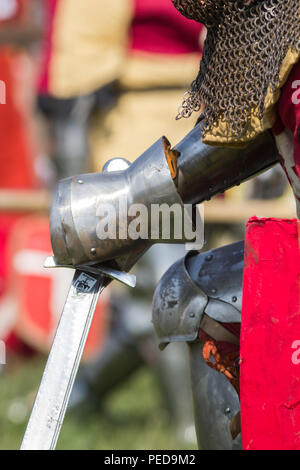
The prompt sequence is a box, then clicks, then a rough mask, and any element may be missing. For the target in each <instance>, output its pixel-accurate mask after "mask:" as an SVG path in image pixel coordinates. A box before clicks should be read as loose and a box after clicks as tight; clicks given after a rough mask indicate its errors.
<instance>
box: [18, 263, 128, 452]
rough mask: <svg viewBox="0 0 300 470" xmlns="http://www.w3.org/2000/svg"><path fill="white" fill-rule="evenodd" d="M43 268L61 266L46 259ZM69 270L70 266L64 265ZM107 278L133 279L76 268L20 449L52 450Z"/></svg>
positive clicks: (110, 271) (96, 269) (122, 274)
mask: <svg viewBox="0 0 300 470" xmlns="http://www.w3.org/2000/svg"><path fill="white" fill-rule="evenodd" d="M45 267H62V266H61V265H57V264H56V263H55V260H54V258H48V259H47V260H46V263H45ZM64 267H71V266H64ZM111 279H117V280H118V281H120V282H122V283H123V284H126V285H128V286H130V287H134V286H135V282H136V281H135V276H133V275H130V274H128V273H125V272H121V271H117V270H114V269H110V268H107V267H104V266H98V265H97V266H95V265H94V266H79V267H77V269H76V271H75V274H74V278H73V280H72V284H71V287H70V290H69V293H68V296H67V300H66V303H65V306H64V309H63V312H62V314H61V318H60V322H59V325H58V327H57V331H56V335H55V338H54V341H53V344H52V347H51V351H50V354H49V358H48V361H47V364H46V367H45V371H44V374H43V377H42V380H41V384H40V387H39V390H38V393H37V396H36V399H35V402H34V406H33V409H32V412H31V416H30V418H29V422H28V425H27V429H26V432H25V435H24V438H23V442H22V445H21V450H54V449H55V447H56V444H57V440H58V437H59V433H60V430H61V427H62V424H63V420H64V416H65V413H66V409H67V406H68V402H69V398H70V395H71V391H72V388H73V385H74V381H75V378H76V374H77V370H78V367H79V364H80V360H81V356H82V353H83V350H84V346H85V343H86V339H87V336H88V333H89V329H90V325H91V322H92V319H93V315H94V311H95V307H96V305H97V301H98V298H99V295H100V293H101V292H102V290H103V289H104V287H106V286H107V285H108V284H109V282H110V281H111Z"/></svg>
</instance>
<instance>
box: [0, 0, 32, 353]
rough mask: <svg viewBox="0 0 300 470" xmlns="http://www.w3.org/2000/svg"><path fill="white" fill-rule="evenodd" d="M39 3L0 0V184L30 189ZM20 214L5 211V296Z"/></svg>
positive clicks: (0, 218) (0, 226) (0, 260)
mask: <svg viewBox="0 0 300 470" xmlns="http://www.w3.org/2000/svg"><path fill="white" fill-rule="evenodd" d="M35 7H36V0H34V1H33V0H30V1H25V0H1V1H0V80H1V82H0V84H1V104H0V140H1V154H0V165H1V172H0V190H1V189H10V190H20V189H22V190H27V189H32V188H35V187H37V184H38V183H37V178H36V176H35V172H34V154H35V148H34V143H33V135H32V128H31V126H30V117H31V116H30V111H29V106H28V99H27V96H26V94H27V95H28V89H27V85H28V82H29V81H30V80H31V78H32V77H31V76H30V74H31V69H30V64H29V61H28V55H27V53H26V49H25V48H27V47H28V46H31V45H32V44H33V43H35V42H36V41H37V40H38V38H39V35H40V30H39V26H38V21H37V15H36V8H35ZM25 90H26V91H25ZM18 217H19V216H18V215H17V214H12V213H9V212H5V213H4V212H2V213H1V214H0V296H2V295H3V293H4V292H5V289H6V287H7V272H8V265H7V259H6V255H7V253H6V246H7V239H8V237H9V234H10V232H11V229H12V227H13V225H14V223H15V222H16V220H17V219H18ZM0 305H1V304H0ZM6 307H7V306H6ZM0 309H1V307H0ZM1 310H4V312H3V315H2V312H1V322H0V325H1V327H0V335H1V337H5V336H6V335H7V334H9V332H10V328H11V323H12V322H13V319H12V318H11V317H10V315H9V309H7V308H5V309H4V306H3V305H2V309H1ZM6 344H7V346H8V347H9V346H10V344H11V345H13V346H14V347H16V348H18V347H19V346H20V344H19V342H18V340H16V338H15V337H14V336H13V335H12V336H10V337H9V338H8V339H7V338H6ZM20 347H21V346H20Z"/></svg>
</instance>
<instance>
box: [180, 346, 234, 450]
mask: <svg viewBox="0 0 300 470" xmlns="http://www.w3.org/2000/svg"><path fill="white" fill-rule="evenodd" d="M202 348H203V344H202V343H193V344H189V350H190V364H191V377H192V391H193V400H194V414H195V426H196V432H197V439H198V446H199V448H200V449H203V450H236V449H241V436H240V435H239V436H238V437H237V438H236V439H234V440H232V437H231V434H230V428H229V425H230V421H231V420H232V418H233V417H234V416H235V415H236V414H237V413H238V411H239V409H240V404H239V398H238V395H237V393H236V391H235V390H234V388H233V387H232V385H231V384H230V383H229V382H228V380H227V379H226V378H225V376H224V375H222V374H220V372H216V371H215V370H213V369H211V368H210V367H208V366H207V364H206V363H205V361H204V358H203V354H202Z"/></svg>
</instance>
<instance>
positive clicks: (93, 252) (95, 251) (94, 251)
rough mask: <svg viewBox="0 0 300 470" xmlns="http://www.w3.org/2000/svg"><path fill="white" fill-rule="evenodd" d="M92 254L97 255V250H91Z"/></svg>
mask: <svg viewBox="0 0 300 470" xmlns="http://www.w3.org/2000/svg"><path fill="white" fill-rule="evenodd" d="M91 253H92V255H93V256H95V255H96V254H97V250H96V248H91Z"/></svg>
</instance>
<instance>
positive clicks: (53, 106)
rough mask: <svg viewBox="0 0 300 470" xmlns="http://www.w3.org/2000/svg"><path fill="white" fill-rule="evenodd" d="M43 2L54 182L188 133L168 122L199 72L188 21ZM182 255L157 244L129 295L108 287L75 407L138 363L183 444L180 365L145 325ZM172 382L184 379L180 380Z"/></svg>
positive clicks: (146, 1) (137, 9) (198, 36)
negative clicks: (100, 343)
mask: <svg viewBox="0 0 300 470" xmlns="http://www.w3.org/2000/svg"><path fill="white" fill-rule="evenodd" d="M47 4H48V18H49V24H48V27H47V31H46V37H45V42H44V46H45V47H44V61H43V68H42V74H41V80H40V88H39V105H40V109H41V110H42V111H43V113H44V114H45V116H47V117H48V118H49V120H50V123H51V127H52V131H54V133H53V135H54V141H55V142H54V146H55V150H54V156H55V158H56V160H57V161H58V165H57V166H58V169H59V174H60V176H66V175H70V174H78V173H80V172H82V171H86V168H89V167H90V168H91V167H93V169H94V170H96V171H100V170H101V169H102V167H103V165H104V163H105V162H106V160H107V157H108V156H119V151H120V148H121V149H122V153H123V154H124V155H126V158H129V160H130V161H133V160H134V159H135V158H136V157H137V156H138V155H139V154H140V153H141V151H142V150H143V149H144V146H145V145H149V144H151V143H152V141H153V140H156V138H157V137H159V136H160V133H161V129H162V128H163V129H164V130H165V132H166V133H167V134H168V136H169V137H170V138H171V139H172V140H180V138H181V137H183V136H184V135H185V134H186V133H187V131H188V130H189V123H188V122H187V121H185V120H182V121H175V119H174V116H175V115H176V110H177V106H178V102H179V100H180V97H181V96H182V94H183V93H184V91H185V89H186V88H187V86H188V84H189V83H190V81H191V79H192V77H193V76H194V75H195V73H196V71H197V69H198V66H199V59H200V57H201V46H200V43H201V41H202V42H203V40H204V33H205V31H204V28H202V26H200V25H199V24H197V23H196V22H195V23H193V24H190V23H189V22H188V21H187V20H186V19H185V18H183V17H182V16H181V15H180V14H179V13H178V12H177V11H176V10H175V9H174V8H173V6H172V3H171V2H170V1H169V0H127V1H124V0H114V1H113V2H111V1H108V0H90V1H89V2H85V1H84V0H48V2H47ZM80 110H83V112H80ZM89 114H90V115H89ZM133 131H134V135H133V134H132V133H133ZM78 138H80V139H81V144H80V143H79V142H78ZM69 141H70V142H71V144H72V145H70V146H68V145H67V144H68V142H69ZM82 144H83V145H82ZM87 144H89V154H90V161H88V159H87V158H86V155H87V152H86V150H87ZM67 147H68V148H67ZM74 147H76V148H74ZM181 250H182V249H181V248H178V249H177V248H176V247H174V246H173V247H166V246H164V248H163V253H162V250H160V249H159V248H155V249H154V250H152V251H151V254H150V255H149V256H148V257H146V258H145V260H144V262H143V263H142V264H141V265H140V267H139V268H138V269H139V271H138V272H137V279H138V283H139V285H138V289H136V297H135V298H132V297H130V298H129V295H128V292H126V293H124V292H122V291H120V290H119V288H116V287H115V286H114V294H115V295H114V305H115V309H114V310H115V311H116V312H117V313H116V314H115V315H113V317H114V318H113V327H112V330H111V334H110V337H109V339H108V341H107V344H106V348H105V351H104V352H103V351H101V352H100V355H99V357H98V359H97V360H95V361H94V364H93V366H92V367H88V368H86V370H85V371H84V372H85V373H84V374H83V371H82V381H81V385H82V387H81V392H80V390H79V389H78V384H79V382H80V381H77V388H76V387H75V390H74V394H73V403H75V402H76V401H77V400H78V401H79V402H80V403H82V402H84V401H85V402H86V403H88V404H89V405H91V404H94V403H95V402H96V404H97V405H98V406H99V402H101V401H102V399H103V398H104V396H106V394H107V393H108V392H110V391H111V390H112V388H113V387H116V386H118V385H119V384H120V383H121V382H123V381H124V380H125V379H126V378H127V377H128V376H129V375H130V374H131V373H133V372H135V371H136V370H137V369H138V368H139V367H140V366H141V365H143V364H148V365H149V364H150V365H151V366H152V367H154V368H156V371H157V374H158V375H159V382H160V386H162V387H164V391H165V392H166V391H167V393H165V395H167V401H168V405H169V408H170V409H171V414H172V413H173V417H175V420H177V422H176V424H177V425H178V427H177V429H178V432H179V433H181V435H180V439H182V440H184V441H186V442H190V441H191V440H192V439H193V430H192V429H190V428H191V426H190V425H191V423H192V413H191V410H190V409H189V408H190V406H189V405H190V402H191V400H190V397H188V398H187V400H185V399H183V396H186V394H187V393H189V391H188V379H187V383H186V384H185V378H186V375H187V367H186V363H185V362H184V361H182V354H181V353H180V354H178V353H177V352H176V347H175V349H173V351H171V354H166V355H165V356H164V358H158V357H157V353H156V344H155V340H154V336H153V330H152V326H151V322H150V312H151V298H152V292H153V289H154V285H155V283H156V282H157V281H158V279H159V278H160V276H161V275H162V273H163V272H164V270H165V269H167V267H168V266H169V265H170V264H171V263H172V262H174V261H175V260H176V259H177V258H178V257H180V256H181V254H182V251H181ZM117 289H118V290H117ZM179 348H180V346H179ZM158 359H159V360H158ZM116 364H117V366H116V367H115V365H116ZM171 370H173V371H174V372H175V373H174V374H172V373H171V372H170V371H171ZM182 371H183V374H184V379H183V375H182V374H181V372H182ZM83 375H84V377H83ZM176 377H177V378H178V377H181V379H180V384H179V383H178V380H177V379H176ZM185 385H186V386H185ZM179 389H180V392H178V390H179ZM76 392H77V393H76ZM87 394H88V399H87Z"/></svg>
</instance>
